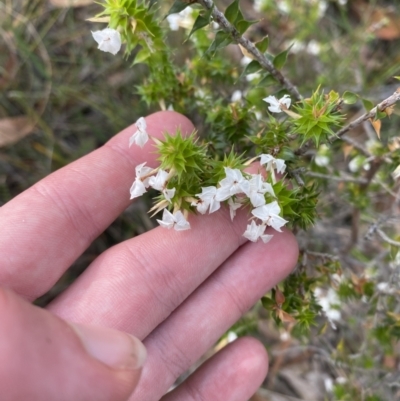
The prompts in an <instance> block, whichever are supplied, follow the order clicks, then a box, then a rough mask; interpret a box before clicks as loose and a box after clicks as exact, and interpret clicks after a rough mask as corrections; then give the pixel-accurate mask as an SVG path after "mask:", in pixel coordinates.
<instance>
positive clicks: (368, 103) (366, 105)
mask: <svg viewBox="0 0 400 401" xmlns="http://www.w3.org/2000/svg"><path fill="white" fill-rule="evenodd" d="M361 101H362V104H363V106H364V108H365V110H367V111H370V110H371V109H373V108H374V107H375V105H374V104H373V103H372V102H371V101H370V100H368V99H363V98H362V99H361Z"/></svg>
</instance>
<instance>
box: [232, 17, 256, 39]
mask: <svg viewBox="0 0 400 401" xmlns="http://www.w3.org/2000/svg"><path fill="white" fill-rule="evenodd" d="M256 22H257V21H246V20H244V19H243V20H240V21H238V22H237V23H236V29H237V30H238V31H239V33H240V34H241V35H243V34H244V33H245V32H246V31H247V30H248V29H249V27H250V26H252V25H254V24H255V23H256Z"/></svg>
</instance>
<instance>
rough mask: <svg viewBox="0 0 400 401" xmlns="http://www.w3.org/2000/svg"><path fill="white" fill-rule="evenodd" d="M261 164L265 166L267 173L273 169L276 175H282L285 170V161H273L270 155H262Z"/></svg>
mask: <svg viewBox="0 0 400 401" xmlns="http://www.w3.org/2000/svg"><path fill="white" fill-rule="evenodd" d="M260 163H261V164H266V167H265V168H266V169H267V171H271V170H272V169H273V168H275V169H276V171H277V173H280V174H282V173H284V172H285V169H286V164H285V160H283V159H275V157H274V156H272V155H267V154H262V155H261V159H260Z"/></svg>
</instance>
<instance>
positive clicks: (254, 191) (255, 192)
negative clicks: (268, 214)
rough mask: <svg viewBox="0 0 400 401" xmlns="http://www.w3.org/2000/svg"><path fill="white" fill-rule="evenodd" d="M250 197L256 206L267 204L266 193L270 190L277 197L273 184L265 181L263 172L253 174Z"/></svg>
mask: <svg viewBox="0 0 400 401" xmlns="http://www.w3.org/2000/svg"><path fill="white" fill-rule="evenodd" d="M249 183H250V191H249V198H250V202H251V204H252V205H253V206H254V207H258V206H262V205H265V197H264V194H265V193H266V192H268V193H269V194H271V195H272V196H273V197H275V193H274V190H273V188H272V185H271V184H269V183H268V182H264V179H263V177H262V175H261V174H253V175H252V177H251V179H250V181H249Z"/></svg>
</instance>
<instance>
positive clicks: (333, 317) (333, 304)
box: [314, 287, 342, 329]
mask: <svg viewBox="0 0 400 401" xmlns="http://www.w3.org/2000/svg"><path fill="white" fill-rule="evenodd" d="M314 293H315V296H316V298H317V301H318V303H319V304H320V305H321V307H322V310H323V311H324V312H325V315H326V317H327V318H328V320H329V323H330V324H331V326H332V328H333V329H336V326H335V324H334V321H340V319H341V318H342V314H341V313H340V310H338V309H337V308H338V307H340V300H339V298H338V296H337V293H336V292H335V291H334V290H333V289H332V288H330V289H329V290H328V292H326V293H325V292H324V291H323V290H322V289H321V288H319V287H317V288H316V289H315V292H314Z"/></svg>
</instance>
